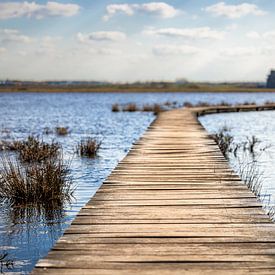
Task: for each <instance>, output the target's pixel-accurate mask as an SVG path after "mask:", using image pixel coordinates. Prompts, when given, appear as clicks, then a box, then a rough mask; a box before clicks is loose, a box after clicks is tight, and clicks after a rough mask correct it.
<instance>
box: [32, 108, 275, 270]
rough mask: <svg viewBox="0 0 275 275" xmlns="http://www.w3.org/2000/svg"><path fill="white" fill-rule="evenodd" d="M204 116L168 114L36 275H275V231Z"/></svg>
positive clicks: (182, 111) (182, 112) (119, 168)
mask: <svg viewBox="0 0 275 275" xmlns="http://www.w3.org/2000/svg"><path fill="white" fill-rule="evenodd" d="M209 110H210V109H209ZM226 111H228V110H226ZM196 112H200V113H201V114H203V111H202V109H198V110H197V111H196ZM196 112H194V111H190V110H189V109H180V110H173V111H169V112H165V113H161V114H160V115H159V116H158V118H157V119H156V120H155V122H154V123H153V124H152V125H151V126H150V127H149V129H148V131H147V132H146V133H145V134H144V135H143V137H142V138H141V139H140V140H139V141H138V142H137V143H136V144H135V145H134V146H133V148H132V149H131V151H130V152H129V154H128V155H127V156H126V157H125V159H124V160H123V161H121V162H120V163H119V165H118V166H117V167H116V169H115V170H114V171H113V172H112V174H111V175H110V176H109V177H108V179H107V180H106V181H105V182H104V184H103V185H102V186H101V188H100V189H99V190H98V192H97V193H96V195H95V196H94V197H93V198H92V199H91V200H90V201H89V202H88V204H87V205H86V206H85V207H83V209H82V210H81V211H80V213H79V214H78V215H77V217H76V219H75V220H74V221H73V223H72V225H71V226H70V227H69V228H68V229H67V230H66V231H65V234H64V236H63V237H61V238H60V240H59V241H58V242H57V243H56V245H55V246H54V247H53V249H52V250H51V251H50V252H49V254H48V256H47V257H46V258H45V259H42V260H40V261H39V262H38V263H37V265H36V268H35V269H34V271H33V274H110V275H111V274H139V275H140V274H148V275H149V274H163V275H166V274H209V275H210V274H211V275H213V274H275V225H274V224H273V223H272V222H271V221H270V219H269V218H268V216H267V215H266V214H265V213H264V211H263V210H262V207H261V204H260V203H259V202H258V201H257V199H256V197H255V196H254V195H253V194H252V192H251V191H250V190H248V188H247V187H246V186H245V185H244V184H243V183H242V182H241V180H240V179H239V177H238V176H236V175H235V174H234V173H233V171H232V170H231V169H230V167H229V165H228V163H227V161H226V160H225V159H224V158H223V156H222V154H221V152H220V151H219V149H218V147H217V145H216V144H215V143H214V141H212V139H211V138H210V137H209V135H208V134H207V132H206V131H205V130H204V129H203V127H202V126H201V125H200V123H199V122H198V120H197V115H196ZM209 112H210V111H209ZM211 112H213V110H212V111H211Z"/></svg>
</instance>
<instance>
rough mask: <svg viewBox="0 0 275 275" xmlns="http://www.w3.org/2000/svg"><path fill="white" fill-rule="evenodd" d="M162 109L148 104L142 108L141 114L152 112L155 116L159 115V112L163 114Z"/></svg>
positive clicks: (156, 105)
mask: <svg viewBox="0 0 275 275" xmlns="http://www.w3.org/2000/svg"><path fill="white" fill-rule="evenodd" d="M163 111H164V109H163V107H162V106H161V105H160V104H157V103H155V104H153V105H149V104H145V105H143V107H142V112H152V113H154V114H155V115H157V114H159V113H160V112H163Z"/></svg>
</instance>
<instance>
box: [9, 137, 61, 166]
mask: <svg viewBox="0 0 275 275" xmlns="http://www.w3.org/2000/svg"><path fill="white" fill-rule="evenodd" d="M14 147H15V148H16V151H18V153H19V159H20V160H22V161H24V162H42V161H44V160H46V159H49V158H55V157H57V155H58V154H59V151H60V145H59V144H58V143H56V142H53V141H52V142H51V143H46V142H44V141H43V140H40V139H39V138H38V137H34V136H29V137H28V138H27V139H26V140H23V141H16V142H14Z"/></svg>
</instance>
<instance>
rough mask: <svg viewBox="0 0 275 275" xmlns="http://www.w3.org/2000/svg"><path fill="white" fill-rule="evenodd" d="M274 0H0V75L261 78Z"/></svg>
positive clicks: (270, 52)
mask: <svg viewBox="0 0 275 275" xmlns="http://www.w3.org/2000/svg"><path fill="white" fill-rule="evenodd" d="M274 13H275V1H270V0H255V1H249V2H248V1H246V2H245V1H239V0H238V1H232V0H231V1H229V0H228V1H213V0H202V1H199V0H196V1H195V0H192V1H191V0H186V1H182V0H181V1H179V0H174V1H159V2H158V1H140V0H137V1H121V0H120V1H107V0H100V1H97V0H93V1H88V0H81V1H68V0H60V1H41V0H39V1H6V0H4V1H3V0H0V78H1V79H5V78H9V79H28V80H49V79H51V80H61V79H68V80H107V81H123V82H126V81H130V82H131V81H137V80H140V81H143V80H176V79H181V78H186V79H188V80H195V81H264V80H265V78H266V74H267V73H268V70H269V69H271V68H273V67H275V16H274Z"/></svg>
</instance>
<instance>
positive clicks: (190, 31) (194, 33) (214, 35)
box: [143, 27, 225, 39]
mask: <svg viewBox="0 0 275 275" xmlns="http://www.w3.org/2000/svg"><path fill="white" fill-rule="evenodd" d="M143 33H144V34H147V35H158V36H166V37H182V38H190V39H223V37H224V35H225V32H222V31H217V30H213V29H211V28H209V27H202V28H184V29H178V28H165V29H154V28H151V29H147V30H145V31H144V32H143Z"/></svg>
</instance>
